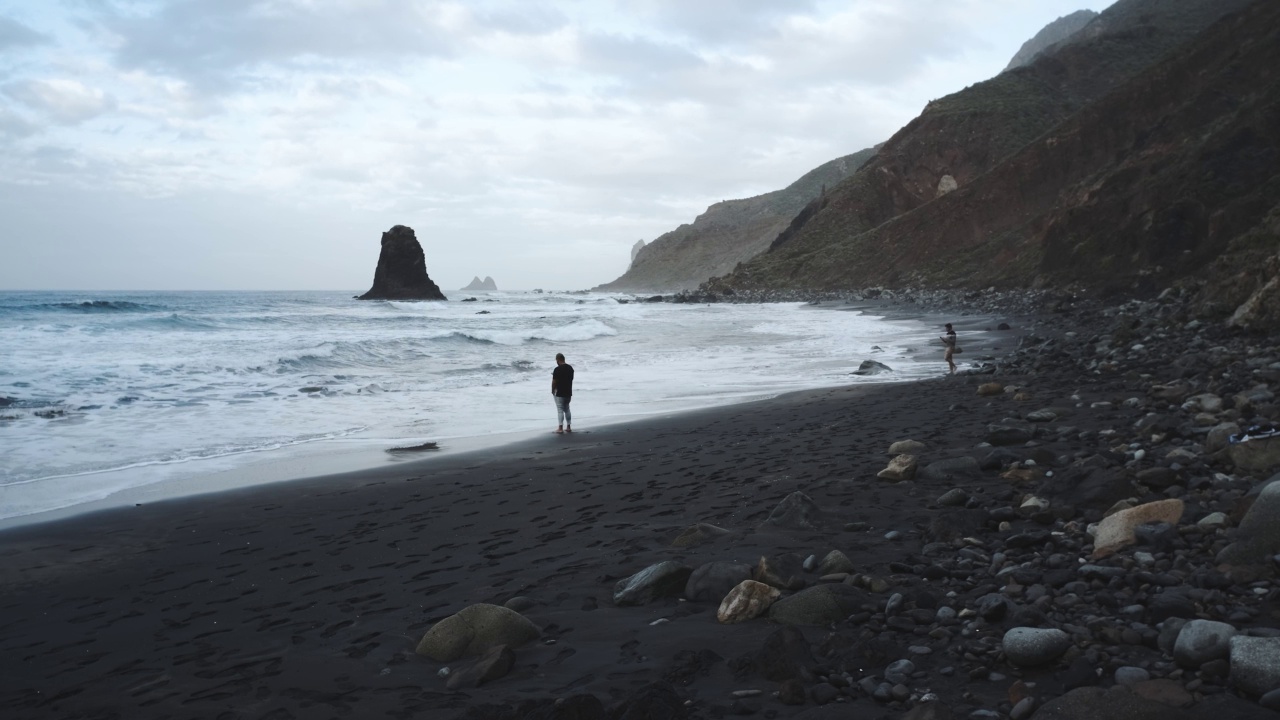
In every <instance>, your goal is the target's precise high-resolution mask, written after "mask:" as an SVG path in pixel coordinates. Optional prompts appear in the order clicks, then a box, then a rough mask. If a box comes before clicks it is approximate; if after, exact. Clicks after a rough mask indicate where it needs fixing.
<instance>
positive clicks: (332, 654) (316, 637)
mask: <svg viewBox="0 0 1280 720" xmlns="http://www.w3.org/2000/svg"><path fill="white" fill-rule="evenodd" d="M975 322H978V321H975ZM985 337H987V340H988V342H987V344H989V345H991V346H995V345H996V344H997V343H1000V344H1006V345H1007V343H1006V342H1005V341H1004V340H1002V339H1000V338H998V337H997V336H996V335H990V336H985ZM983 345H984V343H983V342H979V341H975V340H974V338H973V337H972V336H971V339H970V347H972V348H974V353H975V354H974V355H972V356H970V357H971V358H973V357H977V356H978V355H979V354H980V353H979V352H978V351H979V350H980V349H981V347H982V346H983ZM924 355H925V354H924V353H921V355H920V356H917V357H919V359H921V360H922V361H923V360H931V361H938V357H936V356H934V357H932V358H927V357H924ZM939 355H940V353H939ZM975 381H976V378H973V377H957V378H947V377H940V378H933V379H929V380H917V381H907V382H894V383H876V384H865V385H848V386H840V387H828V388H818V389H810V390H802V391H796V392H789V393H784V394H782V395H778V396H776V397H772V398H769V399H764V400H757V401H752V402H748V403H736V404H732V405H724V406H717V407H712V408H705V409H701V410H692V411H686V412H681V413H674V414H671V415H668V416H659V417H646V418H638V419H629V420H625V421H622V422H618V423H614V424H610V425H605V426H601V427H598V428H597V427H592V428H590V429H588V430H587V431H583V432H576V433H574V434H573V435H567V436H556V435H553V434H550V433H545V434H542V433H540V434H537V435H535V436H530V437H526V438H523V439H519V440H516V441H514V442H508V443H505V444H501V445H498V446H496V447H487V448H484V449H482V450H472V451H469V452H455V453H442V454H440V455H436V456H432V457H427V458H423V459H419V460H413V461H409V462H401V463H395V464H388V465H383V466H382V467H378V468H371V469H362V470H357V471H351V472H346V473H341V474H327V475H325V476H320V477H310V478H304V479H298V480H292V481H287V482H276V483H271V484H266V485H255V486H251V487H244V488H239V489H230V490H223V491H221V492H215V493H209V494H202V495H194V496H183V497H177V498H167V499H161V500H158V501H154V502H145V503H142V504H140V505H134V506H125V507H115V508H109V509H102V510H97V511H94V512H89V513H78V514H75V515H74V516H72V517H68V518H65V519H59V520H53V521H50V522H40V523H32V524H25V525H21V526H16V527H9V528H7V529H4V530H0V557H3V558H4V559H5V562H4V563H3V568H4V569H3V574H2V575H0V585H2V586H3V588H4V594H3V595H4V598H5V599H4V601H3V602H2V603H0V604H2V606H3V608H4V610H5V615H6V617H7V618H9V620H7V621H6V622H4V625H3V627H4V630H5V632H4V633H3V634H4V640H3V641H2V643H0V645H2V649H3V650H4V651H5V652H6V653H7V654H9V656H10V657H12V658H21V659H22V662H21V666H20V667H18V668H16V672H12V673H9V674H7V675H6V676H5V679H4V680H3V681H0V701H2V702H4V703H5V704H6V706H8V707H10V708H14V713H15V714H14V717H51V716H60V715H66V714H75V713H79V712H99V711H107V712H121V713H124V714H128V715H131V716H134V717H158V716H162V715H165V714H169V713H178V714H183V713H189V712H191V711H192V710H193V709H199V712H200V714H206V713H215V711H216V710H218V709H227V710H230V709H231V708H235V709H236V710H235V711H236V712H239V713H241V714H242V716H244V717H257V716H262V715H267V714H270V713H271V712H276V713H277V715H278V716H279V717H285V714H284V713H288V714H292V715H294V716H297V717H303V716H307V715H308V713H309V712H314V711H315V710H316V708H317V707H320V708H324V709H325V711H327V712H340V711H342V709H343V708H348V709H356V708H358V709H359V712H360V714H362V715H363V714H371V713H372V714H378V712H379V710H385V711H387V712H394V711H395V708H396V707H404V705H401V703H403V702H407V703H408V706H413V707H419V708H421V709H423V710H431V711H433V712H438V713H439V715H434V714H433V715H432V716H433V717H435V716H440V717H446V716H451V715H453V714H456V713H457V712H461V711H462V710H465V709H466V708H475V707H478V706H480V705H483V704H484V703H485V702H488V701H490V700H494V699H498V700H501V701H503V702H513V703H514V702H520V701H531V700H535V699H538V698H545V697H547V696H548V693H550V694H552V695H559V696H563V695H565V694H567V693H568V694H582V693H590V694H595V695H599V696H600V697H601V698H606V699H609V700H610V701H613V700H616V699H618V698H620V697H623V696H625V695H627V694H628V693H631V692H634V691H635V690H636V689H637V688H638V687H640V686H642V685H643V684H644V683H642V682H640V681H641V680H646V681H647V680H650V679H654V678H657V677H661V675H662V672H663V667H664V666H665V665H666V664H668V663H669V662H670V660H671V658H672V656H674V655H676V654H678V653H679V652H680V649H681V648H683V647H686V646H688V645H689V644H690V643H691V642H695V643H705V644H706V645H707V646H709V647H714V648H715V649H716V651H717V652H718V653H720V654H721V655H722V656H725V657H728V655H727V654H726V653H728V654H734V653H747V652H750V651H751V648H752V647H753V646H757V645H759V643H760V642H762V641H763V639H764V638H765V637H766V636H767V635H768V634H769V633H771V632H772V631H773V629H774V628H773V627H771V626H770V625H769V624H768V623H763V622H761V623H753V624H751V627H747V626H721V625H719V624H717V623H715V622H714V619H712V618H709V617H708V615H707V611H708V609H709V610H711V611H712V613H714V606H712V607H710V608H708V607H706V606H705V604H692V603H681V604H680V605H678V606H676V607H674V608H673V607H663V608H640V609H624V608H616V607H613V605H612V602H611V601H610V600H609V588H611V587H612V585H613V581H614V580H616V579H618V578H620V577H625V576H626V575H627V574H630V573H631V572H634V571H636V570H638V569H640V568H641V567H643V566H644V565H645V564H647V563H648V561H649V560H650V559H654V558H658V557H662V556H666V555H668V554H669V553H670V548H669V543H670V541H671V538H672V537H674V536H675V535H676V534H678V533H679V532H680V530H681V529H682V528H684V527H686V526H688V525H690V524H691V523H698V522H708V523H712V524H715V525H718V526H723V527H725V528H729V529H731V532H732V538H733V543H732V547H715V546H714V545H713V546H712V547H709V548H698V549H694V550H691V551H688V552H680V553H679V556H680V557H681V559H682V560H684V561H686V562H689V563H691V564H696V563H697V561H699V560H701V559H708V560H709V559H726V558H732V559H733V560H734V561H738V562H747V563H750V562H752V561H753V560H754V558H756V557H759V556H760V555H761V554H768V553H774V552H782V551H790V552H806V551H816V550H817V549H820V548H819V546H821V545H823V544H824V543H825V542H829V541H826V540H823V541H819V540H818V538H819V536H820V534H818V533H814V532H809V533H803V534H802V536H801V537H793V536H790V535H789V534H788V533H785V532H778V531H776V530H768V529H762V528H760V527H759V523H760V521H761V520H762V519H763V518H764V517H765V516H767V515H768V513H769V510H770V509H771V508H772V506H773V505H775V504H776V503H777V502H778V501H779V500H780V499H782V498H783V497H785V495H786V494H788V493H790V492H792V491H795V490H802V491H804V492H807V493H813V494H814V496H815V498H820V502H822V503H823V504H824V505H827V506H830V507H832V508H833V509H834V508H842V510H841V512H848V513H850V514H849V515H848V517H847V518H845V519H847V520H849V522H854V523H856V522H862V523H865V524H866V528H865V529H862V530H859V531H858V532H856V533H852V534H849V535H847V536H840V537H838V538H833V539H836V540H837V544H839V545H842V546H844V547H845V548H846V549H847V550H849V551H850V552H851V553H852V552H853V551H852V548H853V547H858V548H863V549H865V550H866V552H867V553H869V554H868V555H867V556H866V558H875V560H874V561H873V562H874V563H876V564H881V565H883V564H884V563H887V562H900V561H903V560H905V559H907V558H908V557H909V555H910V553H909V551H908V550H907V546H905V545H903V544H900V543H897V542H893V541H885V540H883V539H882V538H881V535H882V534H883V532H884V531H886V529H889V528H897V529H901V530H902V531H906V532H908V533H913V534H914V531H912V530H911V529H910V528H911V523H912V521H911V520H910V516H911V515H912V513H910V512H905V509H906V507H905V506H906V505H907V504H916V503H918V500H917V499H916V498H915V497H914V496H915V495H916V492H917V491H915V490H912V491H911V492H909V493H908V492H906V491H907V488H906V487H905V486H886V487H884V488H882V487H879V486H878V484H877V483H875V482H874V481H872V482H871V484H870V485H869V486H868V487H865V488H863V487H860V486H859V485H860V483H861V482H863V481H858V480H856V478H859V477H864V476H870V475H872V474H874V472H875V470H876V469H878V468H879V467H880V466H882V465H883V459H884V458H883V453H884V448H883V447H880V446H881V445H886V444H887V442H888V441H890V440H891V439H893V438H895V437H897V436H899V435H901V436H907V435H913V434H914V435H916V436H927V435H936V434H937V433H938V432H946V429H945V425H946V422H947V417H946V416H947V414H946V413H939V412H938V409H937V399H936V397H934V395H935V392H936V391H937V390H945V391H949V392H956V391H957V390H959V389H960V388H962V387H964V388H967V387H968V386H969V385H970V384H972V383H973V382H975ZM966 394H967V393H966ZM584 427H585V426H584ZM852 458H856V460H853V461H852V462H849V461H850V459H852ZM866 491H870V492H872V494H873V496H874V499H875V500H874V503H873V504H872V505H874V507H873V506H872V505H867V504H866V503H865V502H864V501H863V500H864V499H859V500H857V501H856V502H855V498H859V496H861V495H862V494H863V493H864V492H866ZM886 491H887V492H888V493H889V494H888V495H883V493H885V492H886ZM846 508H853V509H852V510H845V509H846ZM815 543H816V544H815ZM870 567H871V564H868V565H867V569H870ZM601 573H603V575H602V574H601ZM516 595H525V596H529V597H533V598H534V600H533V602H534V603H535V607H534V608H533V609H531V610H529V611H527V612H526V614H527V615H528V616H529V617H530V618H531V619H533V620H534V621H535V622H536V623H537V624H538V625H539V626H540V627H542V628H543V632H544V641H543V644H540V645H536V646H533V647H530V648H526V649H522V650H521V651H520V656H519V657H520V660H519V664H518V667H517V670H515V671H513V672H514V673H515V675H514V677H513V678H512V681H511V682H510V683H504V684H503V685H501V686H494V687H492V688H490V687H485V688H482V689H481V690H479V691H476V692H472V693H462V694H457V693H449V692H446V691H445V690H444V681H443V680H441V679H440V678H437V677H436V676H435V673H436V671H437V670H438V669H439V664H438V663H431V662H430V661H429V660H426V659H425V658H422V657H420V656H417V655H414V654H413V646H414V644H415V643H416V642H417V639H418V638H419V637H420V636H421V634H422V632H423V631H425V629H426V628H427V627H429V626H430V624H431V623H432V622H434V621H435V620H438V619H440V618H441V617H443V616H444V615H448V614H450V613H452V612H456V611H457V610H459V609H461V608H462V607H464V606H465V605H468V604H471V603H474V602H495V603H502V602H505V601H507V600H509V599H510V598H511V597H514V596H516ZM584 612H586V613H587V617H583V616H582V613H584ZM683 618H689V619H691V620H696V621H697V623H698V627H697V628H696V630H694V631H692V633H691V634H690V630H689V628H688V627H686V626H685V625H684V623H683V622H681V619H683ZM653 622H659V625H660V626H661V629H660V630H659V631H656V632H655V633H653V634H650V633H646V632H645V631H644V630H645V629H648V628H651V627H659V626H651V625H650V623H653ZM126 638H127V639H126ZM550 640H554V641H555V642H554V643H551V642H548V641H550ZM650 643H656V644H655V645H652V646H650ZM637 647H639V649H637ZM197 648H198V649H199V650H198V652H197V655H198V656H199V657H196V656H194V655H192V651H193V650H196V649H197ZM619 652H621V656H619ZM86 658H89V661H88V662H86V660H85V659H86ZM609 667H613V670H612V671H609V672H601V669H602V668H609ZM219 668H221V669H219ZM721 670H723V667H722V668H721ZM521 678H522V679H521ZM734 682H735V681H733V680H732V678H730V677H728V676H726V675H725V673H723V672H717V673H715V674H714V678H713V681H712V683H711V685H710V686H709V687H708V688H707V689H706V690H705V691H704V692H705V693H708V695H707V697H708V698H710V697H711V696H712V695H714V694H716V693H719V692H720V690H723V692H724V693H725V694H727V693H728V692H729V689H728V688H729V686H730V685H733V684H734ZM406 685H413V686H415V687H416V688H417V690H415V691H412V692H411V691H409V690H406V689H405V687H406ZM437 686H438V687H437ZM334 688H341V690H340V691H339V690H334ZM717 688H718V689H717ZM410 696H412V697H410ZM406 698H408V699H407V700H406ZM215 714H216V713H215Z"/></svg>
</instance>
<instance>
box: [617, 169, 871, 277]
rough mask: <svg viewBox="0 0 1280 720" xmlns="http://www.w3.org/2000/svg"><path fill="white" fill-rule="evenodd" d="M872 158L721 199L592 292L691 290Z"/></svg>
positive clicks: (759, 245)
mask: <svg viewBox="0 0 1280 720" xmlns="http://www.w3.org/2000/svg"><path fill="white" fill-rule="evenodd" d="M874 154H875V151H874V150H863V151H861V152H857V153H854V154H852V155H846V156H845V157H842V158H837V159H835V160H832V161H831V162H828V163H826V164H824V165H822V166H820V167H818V168H815V169H814V170H811V171H810V172H808V173H806V174H805V175H804V177H801V178H800V179H799V180H797V181H795V182H794V183H791V184H790V185H788V186H787V187H786V188H784V189H782V190H776V191H774V192H771V193H765V194H764V195H758V196H756V197H752V198H746V199H744V200H726V201H724V202H719V203H716V204H715V205H712V206H711V207H709V208H707V211H706V212H704V213H703V214H701V215H699V216H698V217H697V219H695V220H694V221H693V223H692V224H688V225H681V226H680V227H678V228H676V229H675V230H672V231H671V232H669V233H666V234H664V235H662V236H660V237H658V238H657V239H655V240H654V241H653V242H651V243H649V244H647V245H644V246H642V247H641V246H640V244H639V243H637V248H636V249H634V250H633V256H632V262H631V267H630V268H628V269H627V272H626V273H625V274H623V275H622V277H620V278H618V279H617V280H614V281H613V282H611V283H606V284H604V285H601V286H599V287H597V288H595V289H596V290H604V291H617V290H627V291H629V290H652V291H660V292H666V291H672V290H686V289H691V288H696V287H697V286H698V284H699V283H702V282H704V281H706V280H707V279H708V278H711V277H714V276H716V275H723V274H725V273H727V272H729V271H731V270H733V268H734V267H735V266H737V264H738V263H740V262H744V261H746V260H749V259H751V258H752V257H755V256H756V255H758V254H759V253H761V252H763V251H764V250H765V249H767V248H768V247H769V244H770V243H771V242H772V241H773V239H774V238H775V237H777V235H778V233H779V232H780V231H782V230H783V229H784V228H786V227H787V224H788V223H789V222H790V221H791V218H792V217H794V216H795V214H796V213H798V212H799V211H800V210H801V209H803V208H804V206H805V205H806V204H807V203H809V202H810V201H811V200H813V199H814V198H816V197H818V196H819V195H821V194H822V192H823V189H824V188H827V187H831V186H834V185H836V184H837V183H839V182H840V181H841V180H843V179H844V178H846V177H848V176H849V175H851V174H853V172H854V171H856V170H857V169H858V168H859V167H860V166H861V165H862V164H863V163H865V162H866V161H867V160H868V159H869V158H871V157H872V156H873V155H874Z"/></svg>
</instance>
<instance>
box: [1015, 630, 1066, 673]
mask: <svg viewBox="0 0 1280 720" xmlns="http://www.w3.org/2000/svg"><path fill="white" fill-rule="evenodd" d="M1003 646H1004V654H1005V657H1007V658H1008V659H1009V662H1010V663H1012V664H1013V665H1016V666H1018V667H1036V666H1039V665H1047V664H1049V663H1051V662H1053V661H1055V660H1057V659H1058V658H1060V657H1062V653H1064V652H1066V651H1067V648H1068V647H1071V638H1070V637H1069V636H1068V635H1067V634H1066V633H1064V632H1062V631H1061V630H1056V629H1050V628H1030V627H1016V628H1013V629H1012V630H1009V631H1008V632H1006V633H1005V634H1004V642H1003Z"/></svg>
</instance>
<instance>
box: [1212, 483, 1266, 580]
mask: <svg viewBox="0 0 1280 720" xmlns="http://www.w3.org/2000/svg"><path fill="white" fill-rule="evenodd" d="M1277 553H1280V477H1278V478H1273V479H1272V480H1271V481H1270V482H1268V483H1267V485H1266V486H1265V487H1263V488H1262V491H1261V492H1260V493H1258V497H1257V499H1255V500H1254V501H1253V505H1251V506H1250V507H1249V511H1248V512H1247V513H1245V516H1244V518H1243V519H1242V520H1241V521H1240V526H1239V528H1238V529H1237V532H1236V541H1235V542H1233V543H1231V544H1230V545H1228V546H1226V547H1225V548H1223V549H1222V552H1220V553H1218V562H1219V563H1225V564H1227V565H1256V564H1259V563H1264V562H1266V561H1267V560H1268V559H1269V558H1270V557H1271V556H1273V555H1275V554H1277Z"/></svg>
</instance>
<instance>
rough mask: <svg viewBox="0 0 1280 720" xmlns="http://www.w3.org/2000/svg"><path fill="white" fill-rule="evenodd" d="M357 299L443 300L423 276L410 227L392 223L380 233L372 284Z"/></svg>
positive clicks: (420, 256)
mask: <svg viewBox="0 0 1280 720" xmlns="http://www.w3.org/2000/svg"><path fill="white" fill-rule="evenodd" d="M359 299H361V300H447V299H448V298H446V297H445V296H444V293H442V292H440V288H439V286H437V285H436V284H435V283H434V282H431V278H430V277H427V260H426V258H425V257H424V256H423V254H422V246H421V245H419V244H418V238H417V236H415V235H414V234H413V228H411V227H406V226H404V225H396V226H395V227H393V228H391V229H390V230H388V231H386V232H384V233H382V252H381V253H380V254H379V255H378V269H377V270H375V271H374V272H373V287H371V288H369V292H367V293H365V294H363V295H361V296H360V298H359Z"/></svg>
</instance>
